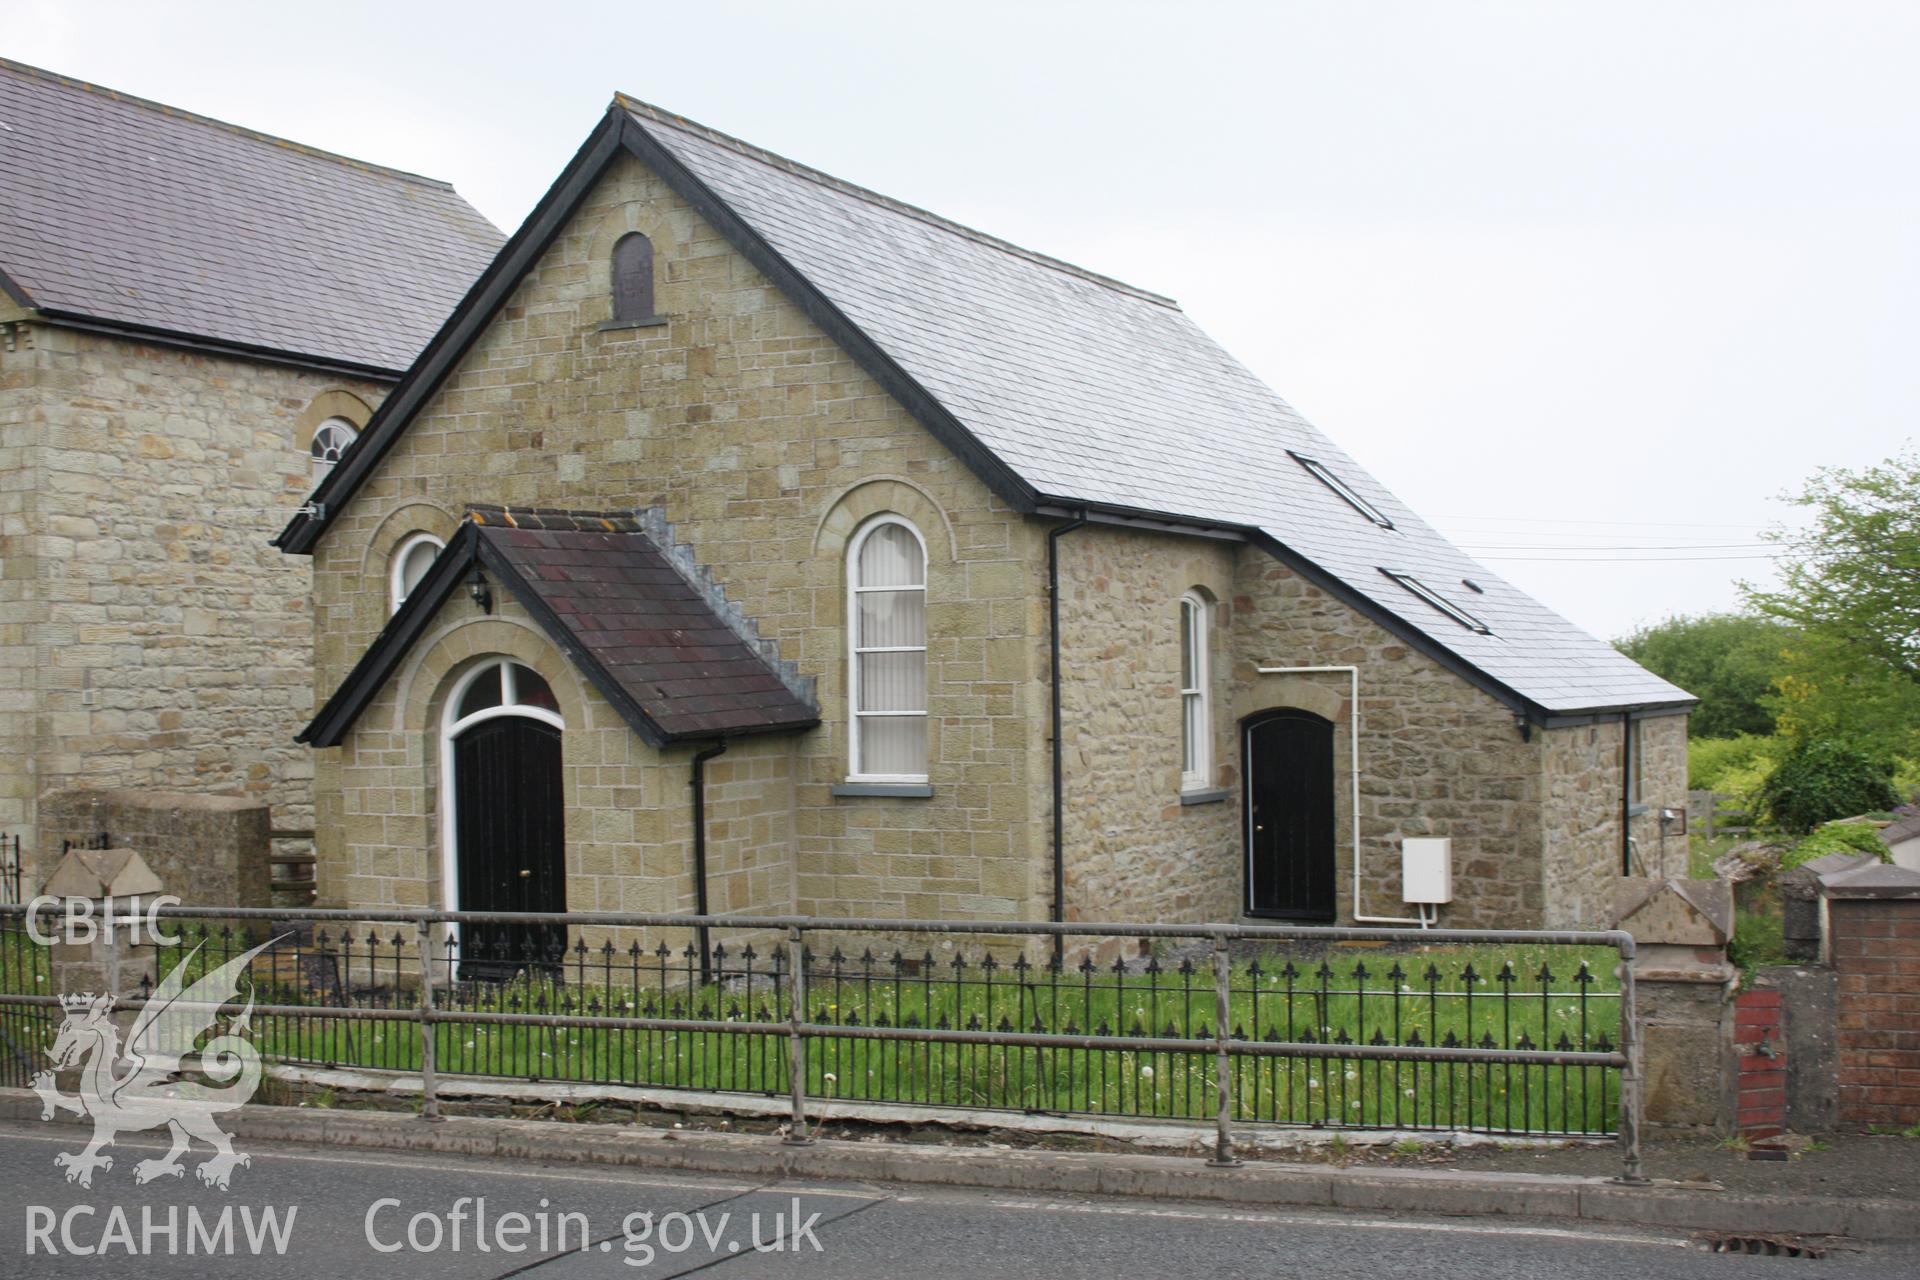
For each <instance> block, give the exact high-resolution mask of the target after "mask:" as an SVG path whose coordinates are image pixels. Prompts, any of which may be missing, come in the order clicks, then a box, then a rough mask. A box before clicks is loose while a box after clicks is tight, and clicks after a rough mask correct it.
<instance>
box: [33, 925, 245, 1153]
mask: <svg viewBox="0 0 1920 1280" xmlns="http://www.w3.org/2000/svg"><path fill="white" fill-rule="evenodd" d="M275 941H277V939H269V940H268V941H266V942H263V943H261V944H260V945H259V946H257V947H255V948H253V950H251V951H248V952H247V953H246V954H244V955H241V956H237V957H235V958H234V959H232V960H229V961H228V962H227V963H226V964H223V965H221V966H220V967H219V968H218V969H215V970H214V971H213V972H211V973H209V974H207V975H206V976H205V977H203V978H201V979H200V980H199V981H198V982H195V983H194V984H193V985H192V986H190V987H189V986H187V985H186V978H185V974H186V973H187V970H188V969H189V967H190V966H191V965H192V963H193V959H194V956H196V955H198V954H199V951H200V948H199V947H195V948H194V949H193V951H192V952H189V953H188V955H187V957H186V958H185V959H184V960H182V961H181V962H180V963H179V964H177V965H175V966H174V967H173V969H172V971H171V972H169V973H168V974H167V976H166V978H165V979H164V980H163V981H162V982H161V983H160V985H159V986H158V987H156V988H155V989H154V992H153V995H152V997H151V998H149V999H148V1001H147V1003H146V1005H145V1007H143V1008H142V1009H141V1010H140V1012H139V1014H138V1015H137V1016H136V1017H135V1019H134V1022H133V1027H132V1029H131V1031H130V1032H129V1033H128V1036H127V1044H126V1049H125V1053H124V1057H123V1054H122V1050H121V1045H120V1030H119V1028H118V1027H116V1026H115V1025H114V1024H113V1018H112V1014H113V996H111V995H93V994H91V993H89V994H86V995H72V996H62V997H61V1000H60V1003H61V1005H62V1006H63V1007H64V1008H65V1010H66V1014H67V1019H66V1022H65V1023H64V1024H62V1026H61V1028H60V1033H59V1035H58V1036H57V1037H56V1038H55V1040H54V1042H53V1048H52V1049H50V1050H48V1056H49V1057H50V1058H52V1059H53V1065H54V1068H55V1070H63V1069H66V1068H69V1067H74V1066H79V1067H80V1092H79V1093H78V1094H77V1095H76V1096H72V1097H69V1096H68V1095H66V1094H63V1093H61V1092H60V1091H59V1090H58V1088H57V1087H56V1086H55V1084H54V1074H53V1072H52V1071H43V1072H41V1073H40V1074H38V1075H36V1076H35V1077H34V1079H33V1089H34V1092H35V1093H38V1094H39V1095H40V1103H41V1111H40V1118H41V1119H43V1120H51V1119H52V1118H53V1116H54V1113H55V1112H56V1111H71V1112H74V1113H75V1114H77V1115H82V1116H91V1117H92V1118H93V1141H92V1142H89V1143H88V1144H87V1146H86V1149H85V1150H84V1151H79V1152H71V1151H63V1152H61V1153H60V1154H58V1155H56V1156H55V1157H54V1158H53V1160H54V1163H55V1164H57V1165H59V1166H60V1167H61V1168H63V1169H65V1170H66V1171H67V1181H68V1182H75V1183H78V1184H79V1185H81V1186H83V1187H91V1186H92V1185H93V1173H94V1170H96V1169H111V1168H113V1157H112V1156H110V1155H107V1154H105V1152H104V1148H106V1147H110V1146H112V1145H113V1141H114V1139H115V1138H116V1137H117V1136H118V1135H120V1134H122V1133H132V1132H137V1131H139V1130H142V1129H155V1128H159V1127H160V1126H162V1125H165V1126H166V1127H167V1128H168V1129H169V1130H170V1131H171V1132H172V1134H173V1149H172V1150H170V1151H168V1152H167V1153H166V1154H165V1155H164V1156H161V1157H159V1158H158V1159H154V1160H142V1161H140V1162H139V1163H138V1164H136V1165H135V1166H134V1168H133V1180H134V1181H135V1182H137V1183H146V1182H151V1181H153V1180H154V1179H155V1178H178V1177H180V1176H182V1174H184V1173H185V1168H184V1166H183V1165H182V1163H181V1157H182V1156H185V1155H186V1154H187V1152H188V1151H189V1149H191V1147H192V1145H193V1140H194V1139H196V1138H197V1139H199V1140H200V1141H201V1142H204V1143H206V1144H207V1145H208V1146H210V1147H212V1148H213V1154H212V1155H211V1156H210V1157H208V1159H207V1160H206V1161H205V1162H204V1163H203V1164H201V1165H200V1166H199V1167H198V1168H197V1169H195V1170H194V1172H195V1173H196V1174H197V1175H199V1178H200V1181H202V1182H204V1183H206V1184H207V1185H208V1186H210V1187H218V1188H220V1189H221V1190H222V1191H224V1190H226V1189H227V1184H228V1181H229V1179H231V1178H232V1176H233V1171H234V1169H235V1168H237V1167H239V1166H240V1165H244V1164H249V1163H251V1161H250V1160H249V1158H248V1157H246V1156H244V1155H241V1154H239V1153H237V1152H235V1151H234V1149H233V1138H232V1136H231V1135H230V1134H228V1133H227V1132H226V1131H225V1130H223V1129H221V1128H220V1126H219V1125H218V1124H216V1123H214V1117H215V1116H217V1115H218V1114H219V1113H220V1112H223V1111H232V1110H235V1109H237V1108H238V1107H240V1106H242V1105H244V1104H245V1103H246V1102H247V1100H248V1099H250V1098H252V1097H253V1093H254V1090H255V1089H257V1088H259V1087H260V1051H259V1050H258V1049H256V1048H254V1046H253V1044H252V1043H251V1042H250V1041H248V1040H247V1039H246V1035H247V1030H248V1022H249V1020H250V1019H251V1017H252V1016H253V997H252V995H251V994H249V995H248V997H247V1004H246V1008H245V1009H243V1010H242V1011H241V1013H240V1015H239V1016H238V1017H236V1018H234V1019H233V1021H232V1022H231V1023H230V1024H229V1026H228V1028H227V1030H226V1031H225V1032H223V1033H222V1034H220V1035H217V1036H214V1037H213V1038H212V1039H211V1040H209V1041H207V1043H206V1044H205V1045H203V1046H202V1047H201V1048H200V1049H199V1050H198V1051H197V1052H196V1051H195V1049H194V1045H195V1043H196V1042H197V1041H198V1040H199V1039H200V1038H201V1037H202V1036H204V1035H206V1034H207V1033H208V1032H210V1031H212V1030H213V1029H214V1023H215V1020H216V1019H217V1017H218V1016H219V1012H220V1006H221V1005H223V1004H225V1003H226V1002H227V1001H229V1000H233V999H236V998H237V997H238V996H239V977H240V975H241V974H242V973H244V972H246V969H247V966H248V965H249V964H250V963H252V961H253V958H254V957H255V956H257V955H259V954H260V953H261V952H262V951H264V950H266V949H267V948H268V947H270V946H272V945H273V943H274V942H275ZM186 1057H197V1058H198V1059H199V1064H200V1074H202V1075H204V1076H206V1077H207V1078H208V1079H210V1080H213V1081H214V1082H215V1083H217V1084H226V1082H227V1081H233V1083H232V1084H226V1087H224V1088H208V1087H205V1086H203V1085H199V1084H195V1083H192V1082H188V1081H183V1080H179V1079H176V1078H175V1076H176V1074H177V1073H178V1071H179V1069H180V1060H181V1059H182V1058H186Z"/></svg>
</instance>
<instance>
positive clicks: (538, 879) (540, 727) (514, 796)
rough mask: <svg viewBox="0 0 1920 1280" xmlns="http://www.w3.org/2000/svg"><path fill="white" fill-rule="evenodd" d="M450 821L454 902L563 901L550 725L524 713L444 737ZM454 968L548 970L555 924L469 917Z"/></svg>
mask: <svg viewBox="0 0 1920 1280" xmlns="http://www.w3.org/2000/svg"><path fill="white" fill-rule="evenodd" d="M453 786H454V796H455V799H454V818H455V827H454V831H455V834H456V835H457V837H458V848H457V850H456V856H457V864H458V868H459V880H460V909H461V910H462V911H565V910H566V909H567V880H566V826H565V814H564V810H563V808H562V798H561V794H560V731H559V730H558V729H555V728H554V727H553V726H551V725H549V724H546V723H544V722H542V721H539V720H535V719H532V718H530V717H527V716H501V717H499V718H498V719H494V720H483V721H481V722H480V723H479V724H477V725H474V726H473V727H472V728H471V729H468V730H467V731H466V732H465V733H463V734H461V735H460V736H459V738H458V739H456V740H455V742H454V747H453ZM461 932H462V938H461V947H460V956H461V964H460V976H461V977H462V978H474V979H480V980H483V981H485V980H493V981H498V980H502V979H505V978H510V977H512V976H513V975H514V974H515V973H517V972H519V971H521V970H522V969H530V970H532V971H534V972H536V973H541V974H545V975H550V976H558V974H559V972H560V962H561V958H562V957H563V956H564V955H565V954H566V945H567V931H566V927H565V926H564V925H548V924H469V925H467V926H465V927H464V928H463V929H462V931H461Z"/></svg>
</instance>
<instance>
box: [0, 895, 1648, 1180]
mask: <svg viewBox="0 0 1920 1280" xmlns="http://www.w3.org/2000/svg"><path fill="white" fill-rule="evenodd" d="M164 915H165V916H167V917H169V918H172V919H173V920H175V921H176V922H177V924H178V932H179V937H178V940H177V941H176V942H175V943H173V944H171V945H170V946H168V947H165V948H163V949H162V951H163V954H162V955H161V957H160V964H159V966H158V970H159V972H161V973H163V974H164V973H165V972H167V971H168V970H169V969H170V968H172V967H173V965H175V964H177V963H181V962H187V963H190V964H191V965H192V966H194V970H195V971H197V972H206V971H209V970H211V969H212V968H215V967H218V966H219V965H221V964H224V963H226V962H227V961H229V960H231V959H233V958H235V957H237V956H240V955H243V954H245V953H247V952H250V951H254V950H255V949H256V948H259V949H260V950H259V951H258V954H257V955H255V956H254V957H253V959H252V960H251V961H250V964H249V971H250V973H251V976H252V995H253V1000H254V1011H253V1015H252V1034H253V1038H254V1040H255V1043H256V1044H258V1045H259V1047H260V1048H261V1050H262V1052H263V1054H264V1055H265V1056H266V1057H267V1058H268V1059H269V1060H275V1061H280V1062H284V1063H294V1064H311V1065H316V1066H326V1067H358V1068H365V1069H374V1070H384V1071H392V1072H401V1073H408V1074H411V1073H415V1072H418V1073H420V1074H421V1076H422V1088H423V1092H424V1093H425V1095H426V1109H427V1110H428V1111H429V1112H432V1111H433V1110H434V1108H435V1090H436V1084H435V1081H436V1079H437V1077H438V1076H439V1075H440V1074H443V1073H454V1074H459V1075H463V1076H484V1077H501V1078H517V1079H522V1080H533V1081H566V1082H579V1083H598V1084H624V1085H635V1086H642V1087H651V1088H660V1089H679V1090H700V1091H709V1092H717V1093H755V1094H766V1095H775V1096H782V1097H786V1098H788V1099H789V1100H790V1102H791V1105H792V1108H793V1115H792V1121H791V1133H790V1136H793V1135H798V1136H801V1137H804V1135H805V1134H806V1132H807V1129H808V1125H809V1123H810V1117H811V1118H815V1119H817V1117H818V1114H819V1110H820V1109H821V1108H823V1107H824V1108H828V1109H829V1110H830V1109H831V1108H832V1107H833V1106H834V1105H835V1104H842V1105H844V1104H851V1103H862V1104H864V1103H911V1104H919V1105H924V1106H931V1107H970V1108H984V1109H991V1110H1017V1111H1027V1112H1046V1113H1061V1114H1077V1115H1086V1116H1096V1117H1125V1118H1151V1119H1158V1120H1185V1121H1212V1122H1213V1123H1214V1125H1215V1128H1216V1150H1215V1155H1216V1158H1218V1159H1221V1160H1227V1159H1230V1158H1231V1144H1230V1140H1229V1139H1230V1134H1229V1126H1231V1125H1233V1124H1249V1123H1259V1124H1284V1125H1311V1126H1316V1127H1322V1128H1366V1129H1393V1130H1423V1131H1473V1132H1481V1133H1496V1134H1514V1135H1521V1134H1524V1135H1618V1136H1619V1137H1620V1138H1621V1140H1622V1145H1623V1150H1624V1151H1625V1152H1626V1153H1627V1154H1628V1156H1629V1162H1630V1166H1633V1167H1634V1168H1636V1169H1637V1137H1636V1133H1635V1130H1636V1125H1635V1123H1634V1107H1635V1102H1636V1099H1635V1096H1634V1084H1633V1071H1632V1068H1631V1062H1632V1058H1633V1053H1632V1011H1631V1010H1632V984H1631V977H1630V969H1629V966H1628V965H1627V964H1626V963H1624V961H1625V960H1626V959H1627V958H1628V957H1630V955H1631V948H1632V942H1631V939H1630V938H1628V937H1627V936H1626V935H1624V934H1620V933H1598V932H1588V933H1581V932H1562V933H1540V932H1513V931H1457V930H1373V929H1369V930H1359V929H1315V928H1288V927H1280V926H1233V925H1216V926H1171V925H1162V926H1151V925H1150V926H1128V925H1085V924H1075V925H1042V924H1013V923H995V924H986V923H981V922H968V921H938V922H914V921H900V920H848V921H827V920H816V919H790V918H751V919H749V918H741V917H707V918H703V919H695V918H691V917H678V916H642V915H619V914H569V915H565V916H532V915H503V914H497V913H490V914H489V913H466V914H458V913H447V912H435V911H420V912H407V911H395V912H390V913H354V912H327V911H280V912H274V911H241V910H237V909H221V908H212V909H207V908H202V909H197V910H191V909H185V908H181V909H174V910H171V911H167V912H165V913H164ZM15 920H17V914H16V915H15V916H12V917H8V916H0V923H6V924H12V923H13V922H14V921H15ZM702 933H704V935H705V936H706V937H707V938H708V939H709V949H708V950H707V951H706V952H704V953H703V952H702V951H701V949H700V948H699V946H698V945H697V944H696V942H695V939H696V938H697V937H699V936H701V934H702ZM9 936H14V935H9ZM561 939H566V940H568V941H564V942H563V941H560V940H561ZM1056 941H1058V942H1059V943H1060V944H1062V945H1059V946H1056V945H1055V943H1056ZM15 968H16V970H18V969H19V966H18V965H17V964H16V966H15ZM1622 975H1626V976H1625V978H1624V981H1623V978H1622ZM7 990H8V991H15V990H18V988H17V986H14V985H9V986H8V987H7ZM126 994H127V995H128V996H129V1003H131V1004H135V1005H137V1004H138V1002H139V998H140V996H141V995H142V994H144V993H134V992H129V993H126ZM33 995H34V993H32V992H22V993H21V994H20V996H19V997H17V998H16V1003H17V1000H19V999H24V1000H28V1001H31V1000H32V998H33Z"/></svg>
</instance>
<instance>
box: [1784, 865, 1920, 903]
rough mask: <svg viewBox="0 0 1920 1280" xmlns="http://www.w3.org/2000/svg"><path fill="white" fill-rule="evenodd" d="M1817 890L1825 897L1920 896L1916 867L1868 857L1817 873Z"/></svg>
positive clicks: (1919, 877) (1919, 878)
mask: <svg viewBox="0 0 1920 1280" xmlns="http://www.w3.org/2000/svg"><path fill="white" fill-rule="evenodd" d="M1862 857H1865V855H1862ZM1809 865H1811V864H1809ZM1820 892H1821V893H1822V894H1823V895H1825V896H1826V897H1828V898H1920V871H1913V870H1909V869H1908V868H1906V867H1891V866H1888V865H1887V864H1886V863H1884V862H1875V861H1873V860H1872V859H1871V858H1868V859H1866V861H1865V863H1864V865H1858V866H1854V867H1850V868H1848V869H1846V870H1843V871H1830V872H1825V873H1821V874H1820Z"/></svg>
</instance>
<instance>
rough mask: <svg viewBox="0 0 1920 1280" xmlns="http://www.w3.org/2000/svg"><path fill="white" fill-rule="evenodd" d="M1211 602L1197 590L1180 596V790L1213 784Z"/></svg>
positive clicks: (1201, 788)
mask: <svg viewBox="0 0 1920 1280" xmlns="http://www.w3.org/2000/svg"><path fill="white" fill-rule="evenodd" d="M1207 631H1208V628H1207V602H1206V599H1205V598H1204V597H1203V596H1201V594H1200V593H1199V592H1197V591H1189V592H1187V594H1186V595H1184V596H1182V597H1180V742H1181V756H1180V789H1181V790H1182V791H1201V790H1204V789H1206V788H1207V787H1210V786H1212V785H1213V705H1212V699H1211V698H1210V697H1209V696H1208V688H1207V669H1208V666H1209V662H1208V655H1207V644H1208V640H1207Z"/></svg>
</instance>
